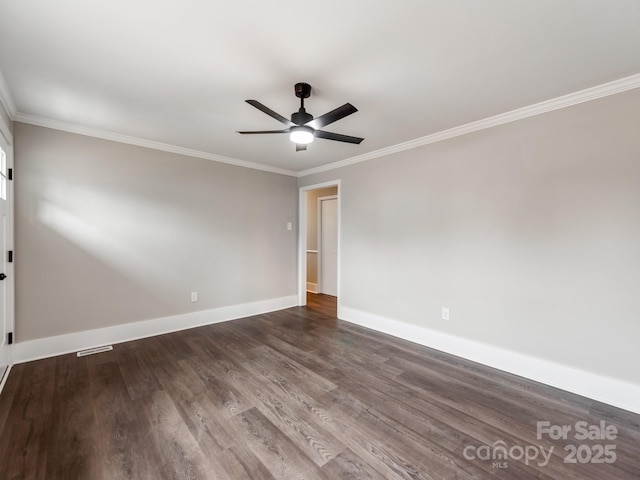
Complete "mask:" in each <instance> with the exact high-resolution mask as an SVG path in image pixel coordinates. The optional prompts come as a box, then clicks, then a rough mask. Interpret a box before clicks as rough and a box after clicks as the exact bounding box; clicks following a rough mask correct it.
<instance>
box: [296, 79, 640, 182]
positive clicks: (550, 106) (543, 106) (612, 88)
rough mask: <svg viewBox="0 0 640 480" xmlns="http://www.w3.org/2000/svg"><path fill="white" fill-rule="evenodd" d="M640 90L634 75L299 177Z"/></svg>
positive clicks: (350, 159) (318, 168)
mask: <svg viewBox="0 0 640 480" xmlns="http://www.w3.org/2000/svg"><path fill="white" fill-rule="evenodd" d="M638 87H640V74H636V75H631V76H629V77H625V78H621V79H619V80H614V81H612V82H608V83H604V84H602V85H598V86H595V87H591V88H586V89H584V90H580V91H578V92H574V93H570V94H568V95H563V96H561V97H557V98H553V99H551V100H545V101H543V102H540V103H536V104H533V105H529V106H527V107H523V108H518V109H516V110H512V111H510V112H506V113H501V114H498V115H494V116H492V117H488V118H484V119H482V120H477V121H475V122H471V123H466V124H464V125H460V126H458V127H453V128H450V129H447V130H442V131H440V132H437V133H433V134H431V135H426V136H424V137H420V138H416V139H414V140H409V141H407V142H403V143H399V144H397V145H392V146H390V147H386V148H382V149H380V150H375V151H373V152H368V153H363V154H362V155H357V156H355V157H351V158H347V159H344V160H340V161H338V162H334V163H330V164H328V165H322V166H320V167H315V168H310V169H307V170H302V171H300V172H298V173H297V176H298V177H306V176H307V175H313V174H315V173H322V172H327V171H329V170H335V169H336V168H341V167H346V166H348V165H353V164H355V163H360V162H365V161H367V160H372V159H374V158H379V157H385V156H387V155H391V154H393V153H398V152H402V151H404V150H411V149H413V148H417V147H422V146H424V145H429V144H431V143H436V142H441V141H443V140H448V139H450V138H454V137H459V136H462V135H466V134H468V133H473V132H477V131H480V130H485V129H487V128H492V127H497V126H498V125H504V124H505V123H510V122H515V121H517V120H522V119H524V118H529V117H533V116H535V115H541V114H543V113H547V112H552V111H554V110H559V109H561V108H565V107H570V106H572V105H577V104H579V103H584V102H589V101H591V100H596V99H598V98H602V97H607V96H609V95H615V94H616V93H622V92H626V91H628V90H633V89H635V88H638Z"/></svg>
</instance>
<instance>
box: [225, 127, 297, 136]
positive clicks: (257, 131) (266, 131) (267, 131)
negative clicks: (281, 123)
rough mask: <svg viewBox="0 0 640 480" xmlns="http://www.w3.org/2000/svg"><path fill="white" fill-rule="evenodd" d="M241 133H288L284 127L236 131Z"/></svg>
mask: <svg viewBox="0 0 640 480" xmlns="http://www.w3.org/2000/svg"><path fill="white" fill-rule="evenodd" d="M237 133H241V134H243V135H247V134H252V133H289V129H288V128H285V129H284V130H253V131H250V132H246V131H245V132H237Z"/></svg>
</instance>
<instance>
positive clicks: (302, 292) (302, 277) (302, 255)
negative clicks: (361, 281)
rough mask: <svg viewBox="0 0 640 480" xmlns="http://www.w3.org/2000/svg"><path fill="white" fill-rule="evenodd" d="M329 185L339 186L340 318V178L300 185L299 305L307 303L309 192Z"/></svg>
mask: <svg viewBox="0 0 640 480" xmlns="http://www.w3.org/2000/svg"><path fill="white" fill-rule="evenodd" d="M327 187H338V318H339V317H340V270H341V268H340V250H341V248H340V243H341V242H340V238H341V235H340V232H341V228H340V224H341V220H340V219H341V214H340V198H341V197H342V190H341V189H342V187H341V186H340V180H331V181H329V182H324V183H317V184H315V185H307V186H306V187H300V189H299V199H298V305H300V306H304V305H306V304H307V192H308V191H309V190H319V189H321V188H327Z"/></svg>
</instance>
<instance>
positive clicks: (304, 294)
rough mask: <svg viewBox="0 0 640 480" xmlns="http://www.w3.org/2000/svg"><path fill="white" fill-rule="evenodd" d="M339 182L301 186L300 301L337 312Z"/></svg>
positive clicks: (323, 309)
mask: <svg viewBox="0 0 640 480" xmlns="http://www.w3.org/2000/svg"><path fill="white" fill-rule="evenodd" d="M339 217H340V196H339V182H337V181H336V182H329V183H326V184H320V185H311V186H309V187H303V188H301V189H300V242H299V246H300V267H301V268H300V269H299V281H300V285H299V292H298V293H299V304H300V305H307V306H308V307H309V308H312V309H314V310H319V311H322V313H325V314H327V315H330V316H332V317H336V316H337V310H338V302H339V290H340V288H339V284H340V282H339V277H340V275H339V265H340V263H339V254H340V252H339V250H340V249H339V246H340V241H339V239H340V234H339V230H340V219H339Z"/></svg>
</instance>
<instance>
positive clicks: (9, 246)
mask: <svg viewBox="0 0 640 480" xmlns="http://www.w3.org/2000/svg"><path fill="white" fill-rule="evenodd" d="M0 108H1V107H0ZM0 137H2V140H4V143H5V146H6V149H5V152H6V155H7V172H8V169H9V168H11V169H13V135H12V134H11V130H9V127H8V126H7V125H6V124H5V123H4V121H2V119H0ZM7 205H8V210H7V225H6V233H5V235H6V245H5V248H6V251H4V252H0V255H7V251H9V250H13V249H14V248H13V180H7ZM5 259H6V257H5ZM4 273H5V274H6V275H7V278H6V279H5V280H4V281H5V282H7V286H6V289H7V290H6V293H7V295H6V298H5V302H6V304H5V309H6V315H7V320H6V324H7V332H15V328H14V327H15V324H14V288H15V278H14V273H15V269H14V264H13V263H9V262H8V261H6V271H5V272H4ZM7 332H2V335H6V334H7ZM0 341H2V342H6V341H7V338H6V337H5V338H3V339H0ZM13 341H14V343H15V335H14V339H13ZM7 348H8V358H7V370H6V371H5V372H4V376H1V372H0V376H1V378H0V392H1V391H2V388H3V387H4V384H5V383H6V381H7V377H8V376H9V372H10V371H11V366H12V364H13V346H12V345H7Z"/></svg>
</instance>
